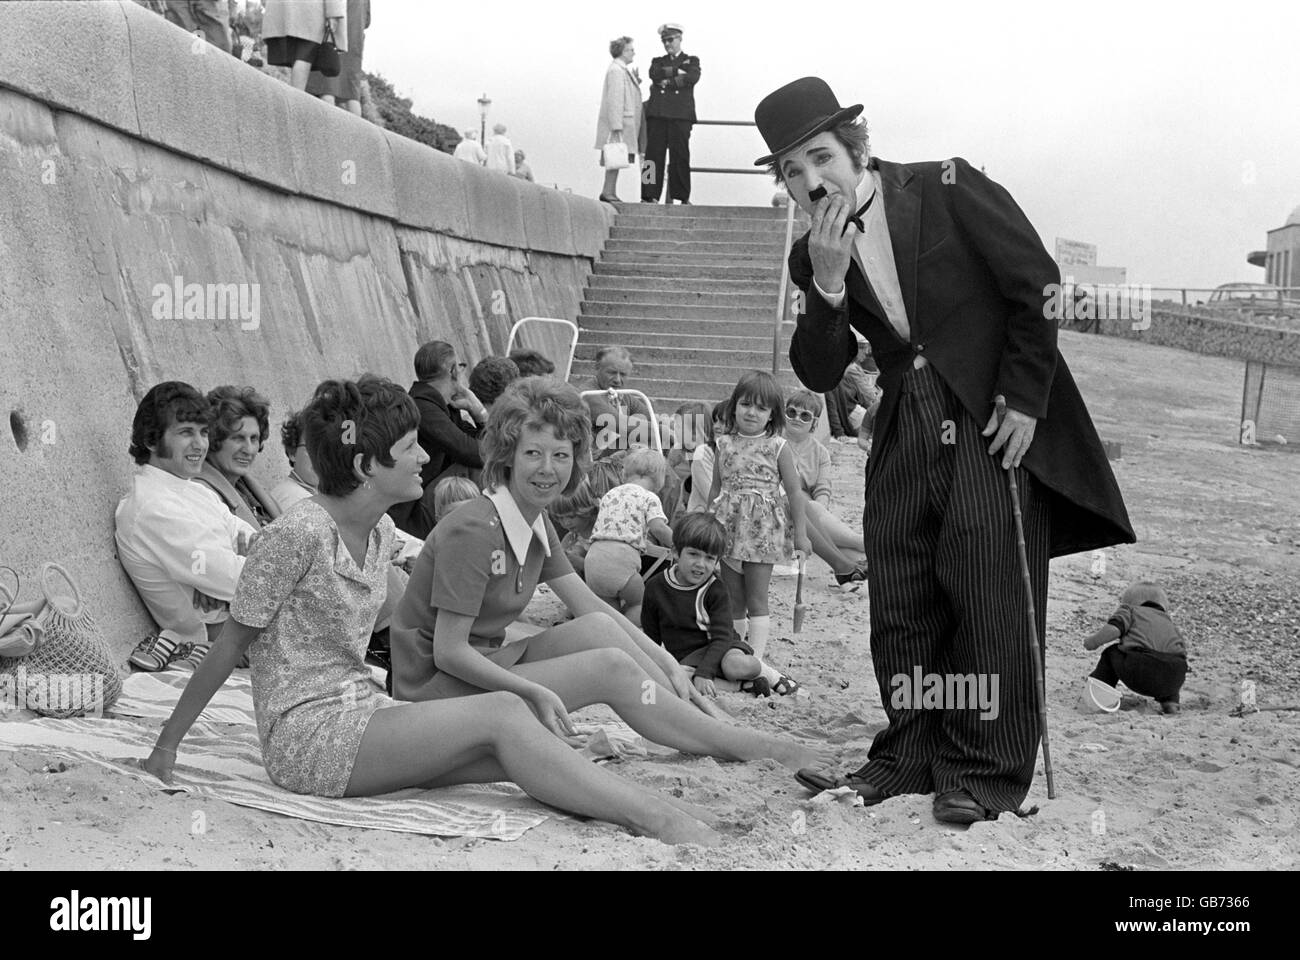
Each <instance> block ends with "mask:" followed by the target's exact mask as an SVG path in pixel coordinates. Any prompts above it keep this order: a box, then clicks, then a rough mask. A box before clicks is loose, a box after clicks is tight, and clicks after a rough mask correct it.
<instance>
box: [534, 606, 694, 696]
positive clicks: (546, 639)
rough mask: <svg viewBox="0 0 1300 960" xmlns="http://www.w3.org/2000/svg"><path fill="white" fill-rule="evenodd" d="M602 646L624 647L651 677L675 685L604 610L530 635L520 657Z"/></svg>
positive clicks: (546, 657) (557, 654)
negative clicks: (525, 649)
mask: <svg viewBox="0 0 1300 960" xmlns="http://www.w3.org/2000/svg"><path fill="white" fill-rule="evenodd" d="M602 647H609V648H611V649H614V650H622V651H623V652H624V653H626V654H627V655H628V656H629V657H631V658H632V659H633V660H634V661H636V664H637V666H639V667H640V668H641V670H642V671H643V672H644V673H645V674H646V676H647V677H648V678H649V679H651V680H653V681H654V682H655V683H658V684H662V685H663V686H665V687H671V686H672V685H671V684H670V683H669V682H668V677H667V675H666V674H665V673H664V672H663V671H662V670H660V669H659V667H658V665H656V664H655V662H654V661H653V660H651V659H650V658H649V657H648V656H646V652H645V651H644V650H642V649H641V648H640V647H639V646H637V645H636V643H635V641H633V639H632V638H631V637H629V636H628V635H627V632H626V631H625V630H624V629H623V628H622V627H621V626H619V625H618V622H617V621H616V620H614V618H613V617H610V616H609V615H608V614H604V613H589V614H587V615H585V616H582V617H578V618H577V619H576V620H570V621H569V622H568V623H562V624H560V625H559V626H558V627H551V628H550V629H549V630H543V631H542V632H541V633H539V634H537V635H536V636H532V637H529V638H528V649H527V651H526V652H525V653H524V655H523V656H522V657H520V662H521V663H536V662H538V661H541V660H550V659H553V658H555V657H563V656H565V655H567V654H570V653H581V652H582V651H584V650H598V649H600V648H602Z"/></svg>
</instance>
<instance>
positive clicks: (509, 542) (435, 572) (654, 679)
mask: <svg viewBox="0 0 1300 960" xmlns="http://www.w3.org/2000/svg"><path fill="white" fill-rule="evenodd" d="M590 444H591V421H590V418H589V416H588V413H587V408H586V406H585V405H584V404H583V402H582V399H581V398H580V397H579V395H578V391H577V390H575V389H574V388H573V387H571V386H569V385H568V384H564V383H560V382H558V381H556V380H554V379H550V378H542V377H529V378H526V379H523V380H516V381H515V382H514V383H512V384H511V385H510V386H509V387H507V388H506V391H505V392H504V393H503V394H502V395H501V396H500V397H499V398H498V399H497V402H496V404H495V405H494V406H493V407H492V417H491V419H490V420H489V421H488V426H487V431H486V433H485V434H484V436H483V450H484V458H483V483H484V486H485V488H486V490H487V495H486V496H485V497H482V498H480V499H478V500H475V501H473V502H472V503H468V504H465V505H464V506H462V507H460V508H458V509H457V510H456V512H455V513H453V514H452V515H451V516H449V517H448V518H447V519H446V520H445V521H444V522H442V523H440V524H439V525H438V526H436V527H434V529H433V532H432V533H431V534H430V535H429V538H428V539H427V540H426V541H425V545H424V549H423V550H422V551H421V553H420V556H419V559H417V560H416V562H415V567H414V568H413V569H412V571H411V581H410V585H409V586H408V587H407V590H406V594H405V595H404V597H403V599H402V602H401V604H400V605H399V606H398V609H397V613H396V614H395V615H394V617H393V625H392V629H391V631H390V636H391V640H392V653H393V693H394V695H395V696H397V697H400V698H402V699H404V700H424V701H428V700H433V701H446V700H449V699H451V700H452V701H453V702H456V700H455V698H460V697H468V696H470V695H472V694H481V693H482V692H483V691H485V690H504V691H509V692H510V693H513V694H516V695H518V696H520V697H522V698H523V699H524V700H525V701H526V702H527V703H528V704H529V706H531V707H532V709H533V712H534V713H535V714H537V716H538V717H539V718H540V719H541V721H542V723H543V724H545V725H546V726H547V727H548V728H550V729H551V730H552V731H553V732H554V733H555V734H556V735H557V736H560V737H569V736H572V735H573V734H574V729H573V726H572V724H571V723H570V721H569V715H568V711H569V710H576V709H578V708H580V707H585V706H587V705H588V704H592V703H607V704H609V705H610V706H612V707H613V708H614V710H615V711H616V712H617V713H618V715H619V716H620V717H622V718H623V719H624V720H625V721H627V723H628V724H629V725H630V726H631V727H632V728H633V729H634V730H636V731H637V732H638V733H640V734H641V735H642V736H644V737H646V738H647V739H648V740H653V741H654V742H656V743H662V744H665V745H666V746H669V747H673V748H674V749H677V750H681V751H683V752H685V753H694V754H708V755H712V756H715V757H719V758H722V759H727V760H757V759H760V758H764V757H768V758H771V759H774V760H777V761H778V762H780V763H783V764H785V765H786V766H788V767H791V768H795V769H797V768H798V766H799V764H800V763H802V762H803V760H802V759H801V758H804V759H806V760H808V761H809V762H811V763H813V764H818V765H819V764H821V763H822V762H823V759H824V758H823V757H822V756H821V755H820V753H819V752H818V751H816V750H814V749H813V748H811V747H809V746H806V745H804V744H801V743H798V742H796V741H794V740H791V739H788V738H785V737H777V736H772V735H769V734H764V733H760V732H758V731H756V730H751V729H748V728H745V727H741V726H737V725H734V724H731V723H727V722H723V721H722V720H719V719H716V718H715V717H713V716H709V715H708V713H711V712H712V710H713V709H714V708H712V706H711V705H709V704H707V702H706V701H704V700H703V699H702V698H701V697H700V695H699V694H698V693H697V692H696V690H695V688H694V687H693V686H692V684H691V682H690V679H689V678H688V676H687V675H686V672H685V671H684V670H683V669H682V667H681V665H680V664H678V663H677V661H676V660H675V659H674V658H673V656H672V655H671V654H670V653H668V651H667V650H665V649H664V648H663V647H661V646H659V645H658V644H656V643H654V642H653V641H652V640H650V639H649V638H648V637H647V636H646V635H645V634H644V633H642V632H641V631H640V630H639V629H637V628H636V627H635V626H633V625H632V623H631V622H629V621H628V620H627V619H626V618H625V617H623V616H621V615H620V614H618V613H616V612H615V611H614V610H613V609H611V608H610V607H609V606H608V605H606V604H605V603H603V602H602V601H601V600H600V599H599V598H598V597H597V596H596V595H595V594H594V593H592V592H591V589H590V588H589V587H588V586H587V585H586V584H585V583H584V582H583V581H582V578H581V577H579V576H578V575H577V574H575V573H574V572H573V568H572V567H571V566H570V564H569V561H568V558H567V557H566V556H565V554H564V551H563V550H562V549H561V546H560V540H559V538H558V537H557V536H556V534H555V528H554V527H552V526H551V522H550V519H549V518H548V517H547V515H546V508H547V507H548V506H550V505H551V504H552V503H553V502H554V501H555V500H556V499H557V498H558V497H559V496H560V495H561V494H565V493H570V492H572V491H573V489H574V488H575V487H577V485H578V483H579V481H580V480H581V479H582V471H581V470H580V469H579V467H578V464H579V463H581V462H582V461H583V460H584V459H585V458H586V457H587V455H588V452H589V449H590ZM539 580H541V581H543V582H545V583H546V584H547V585H548V586H550V588H551V589H552V590H553V591H554V592H555V594H556V595H557V596H558V597H559V598H560V600H561V601H563V602H564V604H565V605H566V606H567V607H568V608H569V610H570V611H571V612H572V613H573V615H574V617H575V619H574V620H572V621H569V622H568V623H562V624H560V625H559V626H556V627H552V628H550V629H549V630H544V631H542V632H541V633H537V634H534V635H533V636H529V637H521V638H518V639H512V638H508V637H506V634H505V628H506V625H507V624H509V623H511V622H512V621H514V620H515V619H516V618H517V617H518V616H519V614H520V613H521V612H522V611H523V609H524V607H526V606H527V605H528V602H529V601H530V600H531V599H532V596H533V591H534V590H535V589H536V587H537V583H538V581H539ZM693 704H694V705H693Z"/></svg>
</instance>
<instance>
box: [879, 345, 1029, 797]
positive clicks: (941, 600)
mask: <svg viewBox="0 0 1300 960" xmlns="http://www.w3.org/2000/svg"><path fill="white" fill-rule="evenodd" d="M991 412H992V406H990V413H991ZM983 427H984V424H983V423H976V422H975V420H974V419H972V418H971V416H970V415H969V414H968V413H967V412H966V410H965V408H964V407H962V405H961V403H960V401H958V400H957V398H956V397H955V396H954V395H953V394H952V392H951V391H950V390H949V389H948V387H947V385H946V384H944V382H943V379H942V378H941V377H940V376H939V374H938V372H937V371H936V370H935V369H934V367H933V366H926V367H922V368H921V369H919V370H917V369H912V370H909V371H908V372H907V373H906V374H905V375H904V377H903V380H902V384H901V387H900V390H899V397H898V406H897V409H896V411H895V419H894V423H893V426H892V428H891V429H890V431H889V434H888V435H887V436H886V437H884V438H882V439H883V440H884V443H883V444H882V445H881V447H879V448H878V449H877V450H875V451H873V455H872V458H871V461H870V463H869V465H868V470H867V483H866V508H865V511H864V513H863V532H864V534H865V537H866V548H867V561H868V568H867V569H868V588H869V590H870V602H871V659H872V664H873V666H874V668H875V673H876V680H877V682H878V683H879V684H880V694H881V698H882V700H883V702H884V707H885V714H886V716H887V717H888V718H889V727H888V728H887V729H886V730H883V731H881V732H880V733H879V734H878V735H877V736H876V737H875V739H874V741H873V742H872V744H871V750H870V752H869V754H868V761H867V764H866V765H865V766H864V767H863V768H862V770H860V771H859V775H860V776H862V777H863V778H864V779H865V780H867V781H868V782H870V783H872V784H874V785H875V786H877V787H879V788H880V789H882V790H883V791H885V792H886V793H889V794H898V793H930V792H934V793H936V794H939V793H944V792H946V791H948V790H954V789H958V788H962V789H965V790H967V791H969V793H970V794H971V795H972V796H973V797H974V798H975V799H976V800H977V801H978V802H979V803H981V804H982V805H984V806H986V807H988V808H990V809H993V810H1014V809H1016V808H1017V807H1019V806H1020V804H1021V803H1022V802H1023V801H1024V799H1025V796H1026V794H1027V793H1028V791H1029V784H1030V781H1031V780H1032V779H1033V774H1034V764H1035V760H1036V759H1037V755H1038V741H1039V738H1040V736H1041V731H1040V729H1039V723H1038V712H1037V709H1036V707H1035V705H1034V687H1033V682H1034V678H1033V665H1032V660H1031V654H1030V651H1029V649H1028V644H1029V640H1028V637H1027V636H1026V619H1027V618H1026V616H1025V605H1026V601H1025V588H1024V581H1023V578H1022V576H1021V572H1020V564H1019V561H1018V559H1017V554H1016V534H1015V522H1014V519H1013V517H1012V512H1011V496H1010V493H1009V491H1008V489H1007V478H1006V471H1004V470H1003V469H1002V466H1001V462H1002V461H1001V453H999V454H998V455H997V456H995V457H993V456H989V454H988V452H987V450H988V445H989V442H990V440H991V439H992V438H991V437H990V438H985V437H981V436H980V431H981V430H982V429H983ZM1016 482H1017V484H1018V485H1019V489H1020V504H1021V510H1022V515H1023V520H1024V530H1025V545H1026V553H1027V555H1028V558H1029V570H1030V581H1031V584H1032V587H1033V593H1034V608H1035V613H1036V614H1037V620H1038V637H1039V643H1040V645H1041V644H1042V642H1043V635H1044V634H1043V630H1044V626H1045V623H1046V610H1045V608H1046V601H1047V563H1048V552H1049V540H1048V512H1047V501H1046V497H1045V496H1044V494H1043V491H1042V488H1041V487H1039V485H1038V483H1037V481H1036V480H1034V479H1033V477H1031V476H1030V475H1029V473H1028V471H1026V470H1025V469H1024V468H1023V467H1022V468H1020V469H1018V470H1017V471H1016ZM931 675H937V676H935V677H934V678H933V679H932V678H931ZM972 675H973V679H972ZM923 680H924V686H923V685H922V681H923ZM972 683H973V684H975V685H976V686H972ZM980 684H982V686H978V685H980ZM936 685H938V686H939V691H938V696H934V695H933V694H934V693H935V687H936ZM922 689H925V690H926V694H925V696H918V694H920V693H921V691H922ZM976 689H978V690H981V691H982V692H984V693H985V694H989V695H991V696H989V697H985V698H978V697H976V696H974V695H968V694H973V693H974V691H975V690H976ZM954 694H955V695H954ZM977 699H982V700H983V702H982V703H980V702H974V703H973V702H972V701H974V700H977Z"/></svg>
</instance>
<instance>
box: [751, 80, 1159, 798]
mask: <svg viewBox="0 0 1300 960" xmlns="http://www.w3.org/2000/svg"><path fill="white" fill-rule="evenodd" d="M861 112H862V105H861V104H855V105H853V106H850V107H841V106H840V104H839V102H838V101H837V100H836V98H835V95H834V93H832V92H831V89H830V87H829V86H827V84H826V83H825V82H824V81H822V80H820V79H818V78H815V77H805V78H804V79H801V80H796V81H795V82H793V83H790V84H788V85H786V86H784V87H782V88H781V89H779V90H777V91H776V92H775V93H773V94H771V95H770V96H768V97H767V98H765V99H764V100H763V101H762V102H761V103H760V104H759V105H758V108H757V110H756V111H755V114H754V119H755V121H756V122H757V124H758V128H759V131H760V132H761V133H762V135H763V138H764V140H765V141H766V142H767V146H768V149H769V150H770V154H769V155H768V156H766V157H763V158H762V159H761V160H758V161H757V162H756V165H757V166H763V165H769V169H770V170H771V171H772V172H773V174H774V175H775V176H776V177H777V179H778V180H779V181H782V182H784V183H785V184H786V186H787V187H788V189H789V191H790V196H791V197H792V198H793V199H794V200H795V202H797V203H798V204H799V206H800V207H802V208H803V209H804V210H805V211H807V212H808V214H809V216H810V217H811V221H812V227H811V229H810V230H809V232H808V233H807V234H805V235H804V236H803V237H801V238H800V239H799V240H798V241H797V242H796V243H795V244H794V247H793V249H792V250H791V252H790V275H791V277H792V278H793V280H794V282H795V284H797V285H798V287H799V289H800V290H802V291H803V301H804V308H803V313H802V314H801V315H800V316H799V318H798V323H797V327H796V330H795V333H794V339H793V341H792V342H791V345H790V362H791V364H792V366H793V367H794V371H795V373H796V374H797V375H798V377H799V379H800V380H801V381H803V383H804V384H806V385H807V386H808V387H809V388H810V389H812V390H815V391H818V392H825V391H828V390H833V389H834V388H835V386H836V385H837V384H838V383H839V381H840V377H841V375H842V374H843V372H844V369H845V367H847V366H848V364H849V362H850V361H852V360H853V358H854V355H855V354H856V352H857V344H856V342H855V338H854V335H853V331H854V330H857V331H859V332H860V333H861V334H863V335H864V336H865V337H866V338H867V339H868V340H869V341H871V348H872V354H873V355H874V357H875V359H876V362H877V364H878V365H879V367H880V379H879V385H880V387H881V388H882V389H883V391H884V396H883V399H882V402H881V406H880V410H879V413H878V414H877V418H876V425H875V435H874V442H873V450H872V457H871V459H870V461H869V464H868V467H867V477H866V508H865V511H864V514H863V534H864V537H865V540H866V548H867V562H868V588H869V590H870V596H871V656H872V662H873V667H874V669H875V673H876V679H877V681H878V683H879V685H880V694H881V699H882V701H883V703H884V708H885V713H886V716H887V717H888V719H889V727H888V728H887V729H885V730H883V731H881V733H879V734H878V735H877V736H876V738H875V739H874V741H873V742H872V744H871V749H870V751H869V753H868V759H867V762H866V764H865V765H864V766H863V767H861V769H859V770H857V771H856V772H854V773H852V774H849V775H847V776H844V777H840V778H838V779H834V778H830V777H826V776H822V775H819V774H817V773H815V772H813V771H800V773H799V780H800V782H801V783H803V784H804V785H805V786H808V787H810V788H812V789H815V790H819V789H828V788H830V787H834V786H843V785H847V786H850V787H853V788H854V789H856V790H857V792H858V793H859V794H861V795H862V797H863V799H864V800H865V801H866V802H867V803H868V804H871V803H878V802H880V801H881V800H884V799H885V798H887V797H891V796H895V795H897V794H905V793H933V794H934V795H935V799H934V815H935V817H936V819H938V820H940V821H944V822H949V823H973V822H974V821H976V820H982V819H992V818H995V817H996V816H997V814H998V813H999V812H1000V811H1004V810H1015V809H1017V808H1018V807H1019V806H1020V804H1021V803H1022V802H1023V801H1024V799H1025V797H1026V795H1027V793H1028V791H1029V785H1030V782H1031V781H1032V779H1033V774H1034V765H1035V760H1036V758H1037V754H1038V742H1039V739H1040V737H1041V736H1042V730H1041V728H1040V724H1039V718H1038V712H1037V709H1036V707H1035V697H1034V676H1033V673H1034V671H1033V658H1032V656H1031V653H1032V651H1031V650H1030V649H1029V639H1028V637H1027V636H1026V621H1027V620H1028V617H1027V610H1026V603H1027V601H1026V593H1025V585H1024V578H1023V576H1022V573H1021V570H1020V565H1019V560H1018V556H1017V547H1016V532H1015V521H1014V519H1013V515H1012V506H1011V501H1010V496H1009V492H1008V483H1007V475H1006V472H1005V471H1007V470H1009V469H1010V470H1015V476H1016V479H1017V481H1018V484H1019V490H1020V498H1021V506H1022V513H1023V525H1024V536H1025V546H1026V553H1027V556H1028V567H1029V580H1030V584H1031V590H1032V593H1033V598H1034V611H1035V614H1036V619H1037V629H1038V633H1037V636H1038V638H1039V641H1040V643H1041V641H1042V638H1043V636H1044V629H1045V624H1046V613H1045V611H1046V607H1047V602H1046V601H1047V565H1048V560H1049V558H1050V557H1058V556H1062V555H1064V554H1069V553H1077V552H1079V551H1084V550H1092V549H1095V548H1098V547H1104V546H1107V545H1110V544H1116V543H1132V542H1133V540H1134V537H1133V530H1132V528H1131V526H1130V525H1129V520H1128V514H1127V512H1126V511H1125V508H1124V501H1123V499H1122V497H1121V495H1120V491H1119V487H1118V486H1117V484H1116V482H1115V478H1114V475H1113V474H1112V473H1111V470H1110V465H1109V464H1108V463H1107V461H1106V456H1105V453H1104V452H1103V450H1102V446H1101V442H1100V440H1099V439H1098V437H1097V433H1096V430H1095V429H1094V428H1093V425H1092V420H1091V419H1090V418H1089V416H1088V411H1087V409H1086V408H1085V407H1084V404H1083V399H1082V397H1080V395H1079V391H1078V389H1077V388H1076V387H1075V384H1074V380H1073V378H1072V377H1071V376H1070V371H1069V369H1068V368H1067V367H1066V365H1065V360H1064V359H1063V358H1062V357H1061V355H1060V353H1059V352H1058V350H1057V348H1056V324H1055V322H1054V321H1053V320H1051V319H1049V317H1050V316H1053V315H1054V314H1052V313H1050V312H1049V311H1047V309H1046V298H1047V297H1048V296H1049V295H1051V293H1052V292H1053V291H1054V289H1055V288H1054V287H1053V286H1052V285H1054V284H1058V283H1059V282H1060V275H1059V272H1058V270H1057V266H1056V263H1055V262H1054V261H1053V260H1052V258H1051V256H1049V255H1048V253H1047V251H1046V250H1045V249H1044V248H1043V244H1042V242H1041V241H1040V240H1039V238H1038V234H1037V233H1036V232H1035V230H1034V228H1033V227H1032V226H1031V225H1030V223H1029V221H1028V219H1027V218H1026V217H1025V215H1024V213H1023V212H1021V210H1020V208H1019V207H1018V206H1017V205H1016V203H1015V201H1014V200H1012V198H1011V195H1010V194H1008V193H1007V191H1006V190H1004V189H1003V188H1002V187H1001V186H999V185H998V184H996V183H994V182H993V181H992V180H990V179H989V178H988V177H986V176H985V175H984V174H983V173H981V172H980V171H978V170H976V169H975V168H973V167H972V166H971V165H970V164H968V163H967V162H966V161H965V160H962V159H960V158H957V159H952V160H944V161H934V162H927V163H906V164H900V163H890V162H888V161H885V160H878V159H875V158H873V157H871V156H870V152H869V142H868V140H867V130H866V125H865V124H864V123H863V122H862V121H861V120H860V119H858V116H859V114H860V113H861ZM823 194H824V195H823ZM995 398H1002V399H1004V400H1005V409H1006V412H1005V416H1004V417H1003V418H1002V419H1001V420H1000V421H999V417H998V413H997V407H996V406H995ZM1022 461H1023V465H1022ZM929 675H937V676H938V677H939V678H940V679H941V680H942V682H943V689H944V690H955V689H956V687H957V685H956V684H955V683H953V682H950V681H949V678H953V680H954V681H955V680H956V678H958V677H963V678H964V677H973V678H974V679H975V681H976V683H977V684H982V686H980V687H979V689H982V690H986V691H995V692H996V696H995V698H994V701H993V702H992V703H988V704H985V705H983V706H982V705H981V704H979V703H976V702H972V703H965V704H962V703H959V702H955V701H956V700H957V699H958V698H956V697H954V698H953V699H954V702H952V703H949V702H943V701H944V698H943V697H938V698H934V699H933V700H932V699H930V698H928V697H927V698H919V697H916V696H914V695H913V694H914V693H916V692H919V691H917V687H919V686H921V685H920V684H918V683H917V682H916V678H917V677H918V676H920V677H926V676H929ZM926 686H927V687H930V688H931V689H932V688H933V687H932V684H927V685H926ZM964 689H966V688H964ZM918 701H919V702H918ZM936 701H938V702H936Z"/></svg>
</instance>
